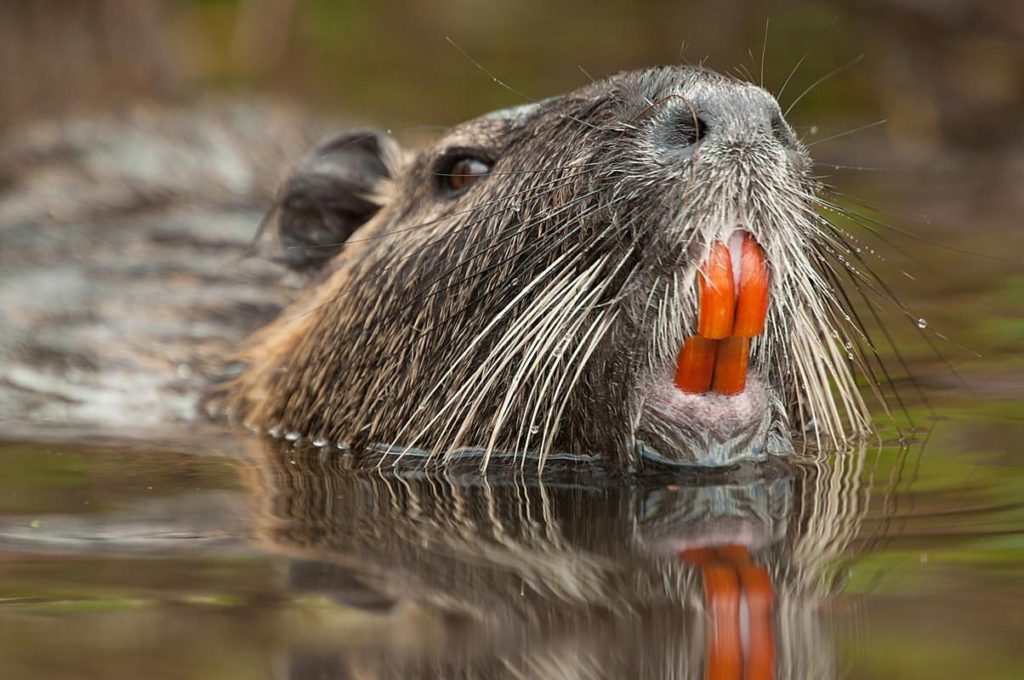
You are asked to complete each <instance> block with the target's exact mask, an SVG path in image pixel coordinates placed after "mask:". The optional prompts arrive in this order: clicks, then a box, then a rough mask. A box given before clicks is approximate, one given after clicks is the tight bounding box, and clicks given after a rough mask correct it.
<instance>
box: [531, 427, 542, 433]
mask: <svg viewBox="0 0 1024 680" xmlns="http://www.w3.org/2000/svg"><path fill="white" fill-rule="evenodd" d="M538 432H540V425H530V434H537V433H538Z"/></svg>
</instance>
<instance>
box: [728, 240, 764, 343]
mask: <svg viewBox="0 0 1024 680" xmlns="http://www.w3.org/2000/svg"><path fill="white" fill-rule="evenodd" d="M767 316H768V265H767V263H766V262H765V259H764V251H763V250H761V246H759V245H757V241H755V240H754V237H753V236H751V235H750V234H744V235H743V249H742V254H741V255H740V287H739V291H737V295H736V315H735V323H734V324H733V328H732V334H733V335H738V336H739V337H741V338H752V337H754V336H755V335H760V334H761V333H763V332H764V322H765V319H766V318H767Z"/></svg>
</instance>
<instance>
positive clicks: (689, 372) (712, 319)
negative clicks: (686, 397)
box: [675, 232, 769, 395]
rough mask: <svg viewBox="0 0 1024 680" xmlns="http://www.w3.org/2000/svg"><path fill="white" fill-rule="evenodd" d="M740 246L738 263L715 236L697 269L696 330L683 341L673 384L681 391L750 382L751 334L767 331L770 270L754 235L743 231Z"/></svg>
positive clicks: (730, 388)
mask: <svg viewBox="0 0 1024 680" xmlns="http://www.w3.org/2000/svg"><path fill="white" fill-rule="evenodd" d="M739 236H740V235H738V234H737V235H736V236H734V238H736V237H739ZM739 246H740V247H739V253H738V254H739V262H738V263H736V262H734V259H733V257H732V253H731V252H730V250H729V247H728V246H727V245H726V244H724V243H722V242H721V241H718V242H716V243H715V244H714V245H712V247H711V252H710V254H709V255H708V259H707V260H706V261H705V262H704V265H703V266H702V267H701V270H700V273H699V274H698V295H699V309H698V314H697V335H695V336H693V337H691V338H688V339H687V340H686V342H685V343H683V346H682V347H681V348H680V350H679V357H678V360H677V362H676V374H675V384H676V387H678V388H679V389H680V390H682V391H683V392H687V393H690V394H701V393H703V392H707V391H708V390H709V389H711V390H714V391H715V392H717V393H719V394H724V395H733V394H739V393H740V392H742V391H743V389H744V388H745V387H746V381H747V365H748V362H749V360H750V338H752V337H754V336H755V335H760V334H761V333H763V332H764V326H765V319H766V318H767V316H768V288H769V276H768V264H767V262H766V261H765V257H764V251H763V250H762V249H761V246H760V245H758V243H757V241H755V240H754V237H753V236H751V235H750V234H748V233H746V232H744V233H743V234H742V237H741V242H740V244H739ZM734 264H736V265H738V266H739V268H740V271H739V276H738V277H735V276H734V274H733V265H734ZM737 278H738V285H737Z"/></svg>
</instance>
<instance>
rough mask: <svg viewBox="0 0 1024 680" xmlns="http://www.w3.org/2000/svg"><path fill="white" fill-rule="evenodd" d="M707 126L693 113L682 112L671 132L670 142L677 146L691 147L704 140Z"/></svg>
mask: <svg viewBox="0 0 1024 680" xmlns="http://www.w3.org/2000/svg"><path fill="white" fill-rule="evenodd" d="M707 133H708V124H707V123H706V122H705V121H704V119H703V118H701V117H700V116H698V115H696V114H695V113H694V112H693V111H682V112H681V113H680V114H679V116H678V117H677V118H676V121H675V126H674V129H673V130H672V142H673V143H674V144H676V145H678V146H692V145H694V144H696V143H697V142H699V141H700V140H702V139H704V137H705V136H706V135H707Z"/></svg>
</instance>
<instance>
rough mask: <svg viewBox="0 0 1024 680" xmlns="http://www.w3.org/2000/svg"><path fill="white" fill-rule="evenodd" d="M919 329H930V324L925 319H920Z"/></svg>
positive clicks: (918, 322) (918, 321)
mask: <svg viewBox="0 0 1024 680" xmlns="http://www.w3.org/2000/svg"><path fill="white" fill-rule="evenodd" d="M917 327H918V328H928V322H927V321H926V320H925V319H923V318H921V319H918V320H917Z"/></svg>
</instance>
